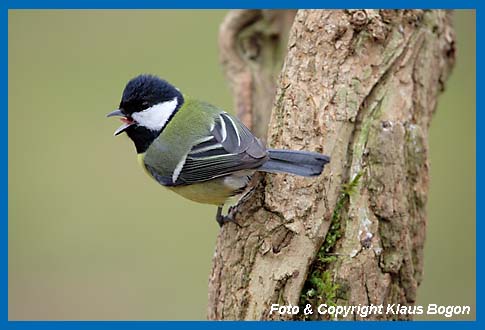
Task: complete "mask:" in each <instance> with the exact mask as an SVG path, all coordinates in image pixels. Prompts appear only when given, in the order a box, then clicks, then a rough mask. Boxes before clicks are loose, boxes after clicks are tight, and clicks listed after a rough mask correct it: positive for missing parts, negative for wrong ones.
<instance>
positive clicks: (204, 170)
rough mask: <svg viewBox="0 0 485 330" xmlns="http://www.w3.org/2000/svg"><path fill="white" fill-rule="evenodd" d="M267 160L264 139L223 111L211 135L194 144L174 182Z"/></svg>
mask: <svg viewBox="0 0 485 330" xmlns="http://www.w3.org/2000/svg"><path fill="white" fill-rule="evenodd" d="M267 160H268V154H267V152H266V149H265V148H264V146H263V144H262V143H261V141H260V140H259V139H257V138H256V137H255V136H254V135H253V134H252V133H251V132H250V131H249V130H248V129H247V128H246V127H245V126H244V125H243V124H242V123H240V122H239V121H238V120H237V119H236V118H233V117H231V116H230V115H228V114H227V113H225V112H223V113H221V114H219V116H218V117H217V118H216V121H215V124H214V128H213V129H212V130H211V131H210V132H208V136H207V137H206V138H204V139H202V140H201V141H200V142H199V143H197V144H196V145H194V146H193V147H192V149H191V150H190V152H189V153H188V155H187V157H186V159H185V163H184V166H183V168H182V170H181V171H180V174H179V175H178V177H177V180H176V182H175V184H176V185H178V184H193V183H198V182H203V181H207V180H211V179H214V178H217V177H221V176H224V175H228V174H231V173H234V172H237V171H240V170H245V169H254V168H257V167H259V166H261V165H262V164H264V163H265V162H266V161H267Z"/></svg>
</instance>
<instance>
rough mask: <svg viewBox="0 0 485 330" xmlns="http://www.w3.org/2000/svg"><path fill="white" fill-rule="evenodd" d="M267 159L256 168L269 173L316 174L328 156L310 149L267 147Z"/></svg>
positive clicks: (320, 171) (326, 161)
mask: <svg viewBox="0 0 485 330" xmlns="http://www.w3.org/2000/svg"><path fill="white" fill-rule="evenodd" d="M268 154H269V160H268V161H267V162H266V163H264V164H263V165H262V166H261V167H260V168H258V170H260V171H263V172H269V173H289V174H294V175H300V176H317V175H320V173H322V171H323V167H324V166H325V164H328V163H329V162H330V157H328V156H325V155H322V154H319V153H316V152H311V151H296V150H277V149H269V150H268Z"/></svg>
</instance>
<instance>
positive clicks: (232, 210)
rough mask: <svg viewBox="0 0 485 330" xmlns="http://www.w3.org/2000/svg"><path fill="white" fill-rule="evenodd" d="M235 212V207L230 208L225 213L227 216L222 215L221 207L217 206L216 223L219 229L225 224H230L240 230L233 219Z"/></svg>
mask: <svg viewBox="0 0 485 330" xmlns="http://www.w3.org/2000/svg"><path fill="white" fill-rule="evenodd" d="M236 211H237V207H235V206H231V207H230V208H229V211H228V212H227V215H222V206H219V207H218V208H217V214H216V221H217V223H218V224H219V227H220V228H222V226H223V225H224V224H225V223H228V222H232V223H233V224H235V225H236V226H238V227H239V228H241V225H240V224H239V223H238V222H237V221H236V220H235V219H234V215H235V213H236Z"/></svg>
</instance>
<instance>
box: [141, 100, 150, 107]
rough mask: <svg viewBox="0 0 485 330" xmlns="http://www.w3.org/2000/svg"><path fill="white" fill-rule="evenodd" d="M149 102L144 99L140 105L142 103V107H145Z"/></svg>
mask: <svg viewBox="0 0 485 330" xmlns="http://www.w3.org/2000/svg"><path fill="white" fill-rule="evenodd" d="M149 104H150V103H148V101H144V102H143V103H142V104H141V105H142V106H144V107H146V106H148V105H149Z"/></svg>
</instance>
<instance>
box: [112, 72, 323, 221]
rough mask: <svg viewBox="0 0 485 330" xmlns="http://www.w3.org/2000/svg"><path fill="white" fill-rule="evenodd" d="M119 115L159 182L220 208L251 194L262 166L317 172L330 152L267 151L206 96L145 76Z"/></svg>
mask: <svg viewBox="0 0 485 330" xmlns="http://www.w3.org/2000/svg"><path fill="white" fill-rule="evenodd" d="M107 116H108V117H112V116H120V117H121V121H122V122H123V125H122V126H121V127H119V128H118V129H117V130H116V131H115V132H114V135H115V136H116V135H119V134H121V133H126V134H127V135H128V137H129V138H130V139H131V140H132V141H133V143H134V144H135V148H136V152H137V154H138V160H139V162H140V164H141V166H142V167H143V168H144V169H145V171H146V173H147V174H148V175H149V176H150V177H152V178H153V179H155V180H156V181H157V182H158V183H159V184H161V185H162V186H165V187H167V188H169V189H171V190H173V191H174V192H176V193H178V194H180V195H182V196H183V197H185V198H188V199H190V200H193V201H196V202H199V203H206V204H214V205H217V206H218V209H217V215H216V220H217V222H218V223H219V225H220V226H222V225H223V223H225V222H226V221H230V220H231V219H230V218H229V217H227V216H222V207H223V205H224V203H225V202H226V201H227V199H229V198H230V197H232V196H235V195H238V194H240V193H242V192H243V191H244V189H245V188H246V186H247V185H248V183H249V180H250V178H251V175H252V174H254V172H256V171H262V172H270V173H289V174H294V175H300V176H307V177H311V176H317V175H320V173H321V172H322V170H323V167H324V165H325V164H327V163H328V162H329V161H330V158H329V157H328V156H325V155H322V154H320V153H316V152H309V151H293V150H277V149H266V148H265V147H264V145H263V143H261V141H260V140H259V139H258V138H256V137H255V136H254V135H253V134H252V133H251V132H250V131H249V129H248V128H247V127H246V126H244V125H243V124H242V123H241V122H240V121H239V120H238V119H237V118H235V117H233V116H231V115H230V114H228V113H227V112H225V111H222V110H221V109H219V108H217V107H215V106H213V105H211V104H209V103H206V102H202V101H197V100H194V99H192V98H189V97H185V96H184V95H182V93H181V92H180V91H179V90H178V89H177V88H175V87H174V86H172V85H171V84H170V83H168V82H167V81H165V80H163V79H160V78H159V77H156V76H153V75H139V76H137V77H135V78H133V79H132V80H130V81H129V82H128V84H127V85H126V87H125V89H124V91H123V95H122V98H121V102H120V105H119V108H118V109H117V110H115V111H113V112H111V113H109V114H108V115H107Z"/></svg>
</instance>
